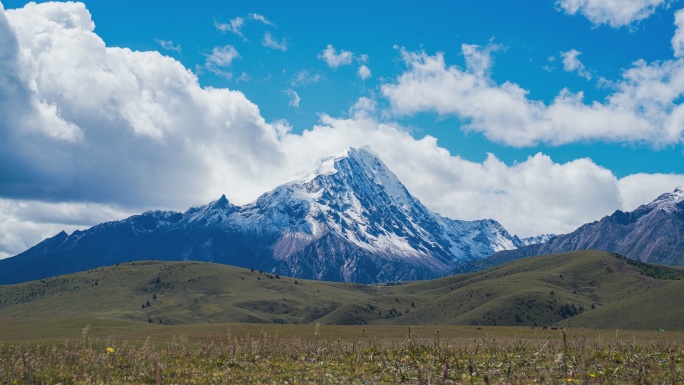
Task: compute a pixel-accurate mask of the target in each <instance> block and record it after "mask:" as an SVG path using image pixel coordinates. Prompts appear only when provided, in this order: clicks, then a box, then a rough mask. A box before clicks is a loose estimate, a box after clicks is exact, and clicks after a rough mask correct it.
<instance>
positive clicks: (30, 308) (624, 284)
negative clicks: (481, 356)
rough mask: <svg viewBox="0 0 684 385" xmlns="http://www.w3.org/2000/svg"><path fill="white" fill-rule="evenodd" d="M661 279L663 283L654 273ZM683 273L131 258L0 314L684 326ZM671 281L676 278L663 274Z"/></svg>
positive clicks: (167, 320) (534, 261)
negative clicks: (284, 266)
mask: <svg viewBox="0 0 684 385" xmlns="http://www.w3.org/2000/svg"><path fill="white" fill-rule="evenodd" d="M654 277H659V278H654ZM682 277H684V270H682V269H680V268H672V267H662V266H660V267H659V266H652V265H646V264H636V263H634V262H633V261H629V260H626V259H624V258H621V257H619V256H617V255H615V254H610V253H605V252H597V251H579V252H571V253H565V254H558V255H548V256H540V257H532V258H526V259H522V260H519V261H515V262H512V263H508V264H505V265H502V266H499V267H496V268H493V269H490V270H487V271H484V272H479V273H471V274H465V275H459V276H452V277H446V278H441V279H437V280H430V281H418V282H413V283H406V284H401V285H360V284H349V283H334V282H322V281H309V280H302V279H295V278H289V277H278V276H276V275H273V274H268V273H262V272H259V271H250V270H249V269H242V268H236V267H231V266H226V265H219V264H211V263H201V262H159V261H146V262H132V263H126V264H120V265H118V266H110V267H104V268H97V269H94V270H89V271H83V272H79V273H74V274H70V275H65V276H59V277H55V278H49V279H44V280H40V281H33V282H28V283H23V284H17V285H10V286H0V317H3V318H12V319H25V320H30V319H44V318H51V319H60V318H69V317H76V316H78V317H89V318H93V319H95V318H97V319H114V320H122V321H124V320H125V321H132V322H141V323H148V322H151V323H153V324H159V323H161V324H167V325H168V324H180V323H206V322H210V323H216V322H254V323H262V322H266V323H315V322H320V323H321V324H379V325H382V324H397V325H402V324H404V325H412V324H462V325H529V326H532V325H537V326H552V325H555V326H559V325H570V326H575V327H577V326H585V327H598V328H616V327H617V328H632V329H654V328H660V327H663V328H665V329H668V330H684V321H682V320H683V319H684V310H683V309H682V308H681V306H675V305H676V304H681V303H684V302H683V301H684V280H681V279H679V278H682ZM664 278H667V279H664Z"/></svg>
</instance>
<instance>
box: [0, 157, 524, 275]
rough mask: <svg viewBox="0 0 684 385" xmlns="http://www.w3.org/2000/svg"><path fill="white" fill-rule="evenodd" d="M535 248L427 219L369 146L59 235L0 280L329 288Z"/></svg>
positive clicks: (12, 262)
mask: <svg viewBox="0 0 684 385" xmlns="http://www.w3.org/2000/svg"><path fill="white" fill-rule="evenodd" d="M533 241H534V240H529V241H521V240H520V239H518V238H517V237H514V236H511V235H510V234H509V233H508V232H507V231H506V230H505V229H504V228H503V227H502V226H501V225H500V224H499V223H497V222H496V221H494V220H480V221H458V220H452V219H449V218H445V217H442V216H440V215H438V214H436V213H433V212H431V211H430V210H428V209H427V208H426V207H425V206H423V205H422V204H421V203H420V202H419V201H418V200H417V199H416V198H414V197H413V196H412V195H411V194H410V193H409V192H408V191H407V190H406V188H405V187H404V185H403V184H402V183H401V182H400V181H399V179H398V178H397V177H396V176H395V175H394V174H393V173H392V172H391V171H390V170H389V169H388V168H387V167H386V166H385V165H384V163H383V162H382V161H381V160H380V159H379V158H378V157H377V156H376V155H374V154H373V153H372V151H371V150H370V149H368V148H361V149H353V148H350V149H347V150H345V151H344V152H342V153H340V154H337V155H335V156H331V157H328V158H324V159H322V160H321V161H320V163H319V165H318V167H316V168H315V169H314V170H312V171H311V172H309V173H307V174H306V175H305V176H304V177H302V178H300V179H298V180H295V181H292V182H289V183H286V184H284V185H281V186H279V187H277V188H275V189H274V190H272V191H269V192H267V193H265V194H264V195H262V196H261V197H259V198H258V199H257V200H256V201H255V202H253V203H250V204H247V205H244V206H235V205H232V204H231V203H230V202H228V200H227V199H226V197H225V196H222V197H221V198H220V199H218V200H216V201H214V202H211V203H209V204H208V205H206V206H201V207H195V208H191V209H189V210H188V211H186V212H185V213H178V212H166V211H151V212H146V213H143V214H142V215H136V216H133V217H130V218H127V219H125V220H121V221H116V222H108V223H103V224H100V225H97V226H94V227H92V228H90V229H88V230H86V231H76V232H74V233H73V234H71V235H67V234H66V233H60V234H58V235H56V236H55V237H53V238H50V239H47V240H45V241H43V242H41V243H40V244H38V245H36V246H35V247H33V248H31V249H29V250H27V251H26V252H24V253H22V254H19V255H17V256H15V257H13V258H9V259H6V260H2V261H0V283H10V282H20V281H25V280H29V279H38V278H43V277H47V276H51V275H57V274H63V273H67V272H72V271H78V270H82V269H88V268H93V267H98V266H103V265H109V264H114V263H118V262H125V261H129V260H142V259H162V260H199V261H211V262H218V263H226V264H231V265H237V266H242V267H253V268H255V269H260V270H264V271H269V272H272V273H278V274H283V275H290V276H295V277H302V278H311V279H320V280H332V281H351V282H364V283H368V282H381V281H399V280H412V279H427V278H435V277H439V276H442V275H444V274H446V273H448V272H449V271H451V270H452V269H453V268H454V267H455V266H457V265H459V264H462V263H465V262H468V261H472V260H477V259H481V258H484V257H486V256H488V255H490V254H492V253H494V252H496V251H500V250H510V249H515V248H517V247H519V246H522V245H524V244H526V243H525V242H533ZM35 266H40V267H39V268H37V269H35ZM29 267H33V268H29Z"/></svg>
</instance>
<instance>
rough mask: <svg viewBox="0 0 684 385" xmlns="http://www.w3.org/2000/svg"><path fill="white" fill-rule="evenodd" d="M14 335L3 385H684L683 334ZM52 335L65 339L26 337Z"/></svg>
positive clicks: (349, 329) (267, 327) (2, 351)
mask: <svg viewBox="0 0 684 385" xmlns="http://www.w3.org/2000/svg"><path fill="white" fill-rule="evenodd" d="M82 321H85V320H81V319H72V320H70V321H65V322H63V323H61V324H60V325H52V326H50V324H51V322H50V321H35V322H34V323H33V324H27V325H23V327H19V326H17V325H15V326H14V327H13V328H10V329H5V326H6V325H8V324H10V323H11V322H10V321H9V320H4V319H3V320H0V325H2V326H3V331H6V330H11V332H9V333H8V334H4V333H3V335H4V336H6V337H7V339H8V340H7V341H3V342H0V378H2V380H0V383H3V384H57V383H61V384H86V383H87V384H91V383H98V384H99V383H105V384H129V383H140V384H143V383H147V384H162V383H170V384H242V383H245V384H396V383H405V384H568V383H578V384H681V383H683V382H684V333H682V332H651V331H623V330H617V331H616V330H612V331H609V330H595V329H592V330H580V329H568V330H567V331H566V330H563V329H558V330H551V329H546V330H544V329H540V328H534V329H532V328H527V327H487V326H485V327H473V326H413V327H404V326H377V325H373V326H339V325H320V324H313V325H310V324H309V325H278V324H194V325H176V326H164V325H158V324H156V325H143V326H141V327H137V328H136V327H134V326H133V325H129V327H126V325H116V324H112V323H108V322H99V323H98V322H94V323H93V324H90V325H88V326H86V327H84V328H81V329H80V330H75V329H76V325H77V324H78V323H79V322H82ZM42 327H48V328H51V330H52V332H54V333H57V334H59V333H62V334H64V335H66V337H63V338H41V337H38V336H35V337H31V336H27V335H25V334H24V333H26V332H30V330H32V329H33V330H36V331H39V330H40V328H42Z"/></svg>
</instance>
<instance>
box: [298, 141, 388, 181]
mask: <svg viewBox="0 0 684 385" xmlns="http://www.w3.org/2000/svg"><path fill="white" fill-rule="evenodd" d="M345 160H351V161H353V162H355V163H358V164H362V165H368V164H369V163H371V164H372V163H374V161H375V162H378V161H380V159H379V158H378V156H377V155H375V153H374V152H373V151H372V150H371V149H370V147H369V146H363V147H360V148H358V149H357V148H354V147H347V148H346V149H344V150H342V151H340V152H338V153H337V154H334V155H331V156H326V157H324V158H321V159H319V160H318V165H317V166H316V167H315V168H314V169H313V170H311V171H309V172H307V173H306V174H305V176H304V177H302V178H299V181H301V182H310V181H311V180H312V179H314V178H316V177H317V176H321V175H332V174H336V173H337V172H338V171H340V162H343V161H345ZM383 166H384V164H383Z"/></svg>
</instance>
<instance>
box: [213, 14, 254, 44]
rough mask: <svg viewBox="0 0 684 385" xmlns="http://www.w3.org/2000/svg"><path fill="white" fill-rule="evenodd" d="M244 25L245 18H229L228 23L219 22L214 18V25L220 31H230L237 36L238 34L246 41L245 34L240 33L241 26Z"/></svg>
mask: <svg viewBox="0 0 684 385" xmlns="http://www.w3.org/2000/svg"><path fill="white" fill-rule="evenodd" d="M244 26H245V19H243V18H241V17H236V18H234V19H232V20H230V21H229V22H228V23H221V22H219V21H217V20H214V27H216V29H218V30H219V31H221V32H222V33H226V32H232V33H234V34H236V35H238V36H240V37H241V38H242V39H243V40H245V41H247V38H246V37H245V35H243V34H242V28H243V27H244Z"/></svg>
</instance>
